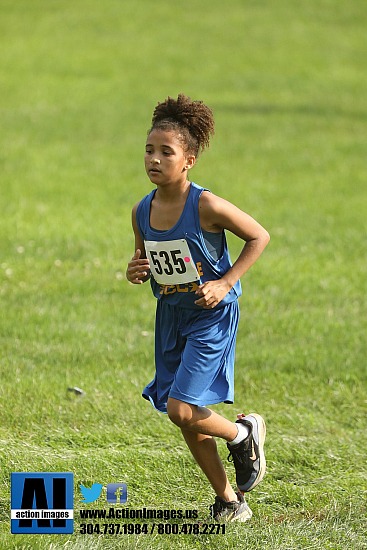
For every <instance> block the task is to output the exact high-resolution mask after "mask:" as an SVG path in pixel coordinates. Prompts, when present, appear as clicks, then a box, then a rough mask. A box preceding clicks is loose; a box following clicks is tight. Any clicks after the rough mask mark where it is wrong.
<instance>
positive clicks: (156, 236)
mask: <svg viewBox="0 0 367 550" xmlns="http://www.w3.org/2000/svg"><path fill="white" fill-rule="evenodd" d="M203 191H208V189H204V188H203V187H200V186H199V185H196V184H195V183H191V185H190V190H189V194H188V196H187V199H186V203H185V206H184V209H183V211H182V214H181V216H180V218H179V220H178V221H177V223H176V224H175V225H174V226H173V227H171V228H170V229H168V230H167V231H161V230H157V229H154V228H153V227H151V225H150V205H151V202H152V200H153V197H154V195H155V192H156V189H154V190H153V191H152V192H151V193H149V195H146V196H145V197H144V198H143V199H142V200H141V202H140V204H139V206H138V208H137V212H136V221H137V224H138V228H139V231H140V233H141V236H142V238H143V240H144V241H149V242H158V243H163V242H167V241H178V240H179V239H182V240H183V239H184V240H186V242H187V245H188V248H189V251H190V253H191V257H192V261H193V263H194V265H195V266H196V270H197V277H195V280H192V281H190V282H186V283H181V284H159V283H157V281H156V280H155V278H154V276H153V275H151V278H150V284H151V287H152V291H153V294H154V296H155V297H156V298H157V299H158V300H164V301H165V302H166V303H168V304H171V305H178V306H180V307H183V308H189V309H200V307H199V306H197V305H196V304H195V303H194V302H195V300H197V299H198V296H197V295H196V294H195V291H196V290H197V288H198V286H199V285H200V284H202V283H205V282H206V281H213V280H217V279H220V278H221V277H223V275H224V274H225V273H227V271H228V270H229V269H230V267H231V266H232V263H231V260H230V256H229V252H228V247H227V241H226V238H225V236H224V239H223V241H224V243H223V253H222V255H221V256H220V258H219V259H218V260H215V259H214V258H213V257H212V256H211V254H210V253H209V251H208V249H207V247H206V244H205V240H204V236H203V232H202V229H201V226H200V218H199V199H200V196H201V193H202V192H203ZM186 260H187V261H188V260H189V259H188V258H185V261H186ZM169 261H170V262H171V263H167V265H166V267H167V268H169V269H171V270H173V269H175V268H176V267H177V266H178V269H180V263H178V262H180V260H179V259H177V258H176V257H175V256H174V257H173V262H172V258H170V259H169ZM181 263H182V265H184V264H183V262H181ZM171 264H172V265H171ZM241 293H242V291H241V283H240V281H237V282H236V284H235V285H234V286H233V287H232V288H231V290H230V291H229V292H228V294H227V295H226V296H225V297H224V299H223V300H222V301H221V302H220V303H219V304H218V305H217V306H216V307H217V308H219V307H223V306H225V305H226V304H228V303H230V302H234V301H235V300H237V298H238V297H239V296H241Z"/></svg>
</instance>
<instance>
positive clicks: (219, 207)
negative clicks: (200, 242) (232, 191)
mask: <svg viewBox="0 0 367 550" xmlns="http://www.w3.org/2000/svg"><path fill="white" fill-rule="evenodd" d="M234 210H238V208H237V207H236V206H235V205H234V204H232V203H230V202H229V201H227V200H225V199H223V198H222V197H218V195H214V193H211V192H210V191H203V192H202V194H201V196H200V200H199V215H200V223H201V226H202V228H203V229H205V230H207V231H221V230H222V229H223V228H224V227H223V216H224V217H226V216H231V213H232V215H233V211H234Z"/></svg>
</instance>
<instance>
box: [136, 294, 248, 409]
mask: <svg viewBox="0 0 367 550" xmlns="http://www.w3.org/2000/svg"><path fill="white" fill-rule="evenodd" d="M238 321H239V307H238V302H237V300H236V301H234V302H231V303H229V304H227V305H225V306H224V307H221V308H215V309H197V310H196V309H195V310H193V309H185V308H181V307H178V306H172V305H169V304H165V303H164V302H161V301H160V300H159V301H158V302H157V312H156V326H155V365H156V373H155V377H154V379H153V380H152V381H151V382H150V383H149V384H148V385H147V386H146V387H145V388H144V390H143V393H142V395H143V397H144V398H145V399H148V400H149V401H150V402H151V403H152V405H153V406H154V407H155V408H156V409H158V410H159V411H161V412H167V400H168V397H173V398H174V399H178V400H180V401H184V402H185V403H191V404H192V405H200V406H205V405H213V404H215V403H222V402H224V403H233V399H234V360H235V346H236V335H237V328H238Z"/></svg>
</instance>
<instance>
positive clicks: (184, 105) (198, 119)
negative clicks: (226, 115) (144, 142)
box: [152, 94, 214, 154]
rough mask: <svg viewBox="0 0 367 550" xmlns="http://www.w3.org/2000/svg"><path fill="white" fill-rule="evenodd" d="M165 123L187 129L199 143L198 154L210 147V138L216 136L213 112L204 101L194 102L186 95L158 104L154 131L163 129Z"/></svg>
mask: <svg viewBox="0 0 367 550" xmlns="http://www.w3.org/2000/svg"><path fill="white" fill-rule="evenodd" d="M163 122H164V123H165V124H164V126H166V127H167V125H169V124H170V123H171V124H172V127H180V128H181V129H182V128H183V127H185V128H186V129H187V130H188V132H189V134H190V136H191V137H192V138H193V139H194V140H195V141H196V142H197V147H195V149H197V152H196V154H198V152H199V150H201V151H202V150H203V149H205V147H208V146H209V140H210V136H211V135H213V134H214V117H213V112H212V110H211V109H210V108H209V107H208V106H207V105H205V104H204V103H203V102H202V101H192V100H191V99H190V97H188V96H186V95H184V94H179V95H178V97H177V99H173V98H172V97H168V98H167V99H166V100H165V101H163V102H162V103H158V105H157V106H156V108H155V109H154V112H153V118H152V129H153V128H158V127H162V124H161V123H163ZM187 145H188V146H189V144H187ZM190 148H191V147H190Z"/></svg>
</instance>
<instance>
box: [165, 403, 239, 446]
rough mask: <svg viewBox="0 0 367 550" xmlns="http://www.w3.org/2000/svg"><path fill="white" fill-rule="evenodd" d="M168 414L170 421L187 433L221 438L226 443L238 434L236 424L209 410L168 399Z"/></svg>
mask: <svg viewBox="0 0 367 550" xmlns="http://www.w3.org/2000/svg"><path fill="white" fill-rule="evenodd" d="M167 412H168V416H169V418H170V420H171V421H172V422H173V423H174V424H176V425H177V426H179V427H180V428H181V429H182V430H185V432H194V433H196V434H203V435H209V436H214V437H221V438H222V439H225V440H226V441H233V439H234V438H235V437H236V435H237V433H238V428H237V426H236V424H235V423H234V422H230V421H229V420H227V419H226V418H224V417H223V416H220V415H219V414H217V413H215V412H214V411H212V410H210V409H207V408H206V407H199V406H197V405H191V404H190V403H185V402H183V401H179V400H178V399H174V398H172V397H169V398H168V402H167Z"/></svg>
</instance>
